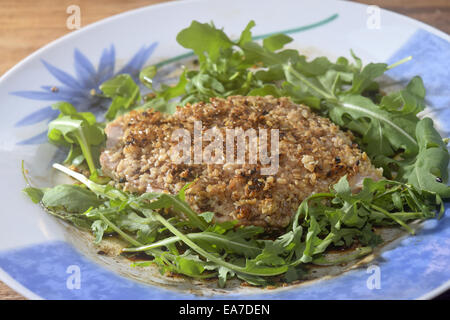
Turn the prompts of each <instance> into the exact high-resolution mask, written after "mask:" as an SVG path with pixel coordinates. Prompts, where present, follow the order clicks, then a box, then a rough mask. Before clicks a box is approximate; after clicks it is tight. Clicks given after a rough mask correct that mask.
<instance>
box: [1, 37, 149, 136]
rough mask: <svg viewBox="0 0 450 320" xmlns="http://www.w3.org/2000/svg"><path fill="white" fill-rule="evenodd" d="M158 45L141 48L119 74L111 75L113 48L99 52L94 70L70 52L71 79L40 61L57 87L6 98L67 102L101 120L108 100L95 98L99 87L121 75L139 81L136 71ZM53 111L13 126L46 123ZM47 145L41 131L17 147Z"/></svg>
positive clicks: (47, 109) (76, 52)
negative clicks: (15, 97) (72, 59)
mask: <svg viewBox="0 0 450 320" xmlns="http://www.w3.org/2000/svg"><path fill="white" fill-rule="evenodd" d="M157 45H158V43H157V42H153V43H152V44H150V45H147V46H145V45H144V46H142V47H141V48H140V49H139V50H138V51H137V52H136V53H135V54H134V56H133V57H132V58H131V59H130V60H129V61H128V62H127V63H126V64H125V66H123V67H122V68H121V69H120V70H119V71H117V72H114V69H115V65H116V50H115V47H114V45H111V46H110V47H109V48H105V49H103V51H102V54H101V57H100V61H99V63H98V67H97V68H95V67H94V65H93V63H92V62H91V61H90V60H89V58H88V57H86V56H85V55H84V54H83V53H82V52H81V51H80V50H78V49H75V50H74V69H75V75H71V74H69V73H68V72H66V71H64V70H62V69H60V68H57V67H55V66H54V65H52V64H50V63H49V62H47V61H45V60H41V61H42V64H43V65H44V67H45V68H46V69H47V71H48V72H49V73H50V74H51V75H52V76H53V77H54V78H55V79H56V80H58V82H59V83H58V84H54V85H44V86H41V90H40V91H27V90H24V91H13V92H10V94H12V95H15V96H18V97H22V98H25V99H31V100H42V101H54V102H56V101H67V102H70V103H71V104H72V105H73V106H74V107H75V108H77V110H78V111H90V112H92V113H94V114H95V115H96V116H98V117H102V114H103V113H104V111H105V109H106V108H107V106H108V104H109V100H108V99H105V98H102V97H101V96H99V95H97V94H98V93H100V90H99V86H100V85H101V84H102V83H103V82H104V81H106V80H108V79H110V78H112V77H113V76H115V75H117V74H121V73H128V74H130V75H131V76H132V77H133V79H134V80H135V81H136V82H138V81H139V79H138V78H139V71H140V70H141V69H142V67H143V66H144V64H145V63H146V62H147V61H148V59H149V58H150V56H151V55H152V53H153V52H154V50H155V48H156V47H157ZM58 113H59V112H58V111H57V110H53V109H52V107H51V106H45V107H43V108H40V109H38V110H37V111H35V112H33V113H30V114H29V115H27V116H25V117H24V118H22V119H21V120H19V121H18V122H17V123H16V124H15V126H16V127H23V126H29V125H34V124H36V123H39V122H42V121H48V122H50V121H51V120H53V119H54V118H55V117H56V116H57V115H58ZM46 141H47V132H46V131H44V132H42V133H39V134H37V135H35V136H33V137H31V138H29V139H25V140H22V141H20V142H18V144H40V143H44V142H46Z"/></svg>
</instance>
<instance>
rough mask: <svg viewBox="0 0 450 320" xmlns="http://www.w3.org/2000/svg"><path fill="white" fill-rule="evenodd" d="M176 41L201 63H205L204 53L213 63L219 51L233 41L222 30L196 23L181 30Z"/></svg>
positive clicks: (229, 45) (206, 24)
mask: <svg viewBox="0 0 450 320" xmlns="http://www.w3.org/2000/svg"><path fill="white" fill-rule="evenodd" d="M177 41H178V43H179V44H181V45H182V46H183V47H185V48H188V49H192V50H193V51H194V52H195V54H196V55H197V56H198V57H199V60H201V61H205V59H206V56H205V53H206V54H207V55H208V57H209V58H210V59H211V60H213V61H214V60H216V59H217V58H218V57H219V55H220V51H221V50H224V49H226V48H229V47H231V46H232V45H233V41H231V40H230V39H229V38H228V36H227V35H226V34H225V33H224V32H223V31H222V30H219V29H216V28H215V27H214V26H213V25H211V24H208V23H199V22H197V21H192V23H191V25H190V26H189V27H188V28H186V29H183V30H181V31H180V32H179V33H178V35H177Z"/></svg>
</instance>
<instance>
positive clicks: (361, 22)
mask: <svg viewBox="0 0 450 320" xmlns="http://www.w3.org/2000/svg"><path fill="white" fill-rule="evenodd" d="M378 18H379V20H378ZM194 19H195V20H198V21H201V22H209V21H214V23H215V25H216V26H224V28H225V31H226V32H227V33H228V34H230V35H231V37H237V36H238V35H239V33H240V31H241V30H242V29H243V28H244V27H245V26H246V24H247V23H248V21H249V20H251V19H253V20H255V22H256V24H257V25H256V27H255V28H254V29H253V30H252V31H253V34H254V35H259V36H264V35H267V34H271V33H274V32H286V33H289V35H290V36H292V37H293V38H294V39H295V41H294V42H293V44H291V47H294V48H296V49H299V50H301V51H303V52H305V53H307V54H308V55H310V56H317V55H327V56H328V57H330V58H331V59H334V58H336V57H338V56H341V55H344V56H347V57H349V56H350V49H353V50H354V51H355V53H356V54H357V55H358V56H360V57H361V58H362V59H363V61H365V62H369V61H373V62H388V63H392V62H395V61H397V60H400V59H401V58H404V57H406V56H409V55H412V56H413V57H414V60H413V61H412V62H409V63H407V64H404V65H402V66H400V67H398V68H395V69H393V70H392V71H390V72H389V76H390V77H391V78H392V79H394V80H399V81H401V80H404V79H408V78H411V77H412V76H414V75H416V74H418V75H420V76H422V78H423V79H424V82H425V85H426V87H427V103H428V105H429V107H430V110H431V111H430V112H431V114H432V115H433V117H434V118H435V119H437V120H444V119H448V118H449V116H450V111H449V109H448V106H449V97H450V95H449V89H448V81H449V79H450V77H449V71H448V61H450V57H449V55H450V45H449V37H448V35H446V34H444V33H442V32H440V31H438V30H436V29H434V28H432V27H430V26H427V25H425V24H423V23H420V22H417V21H415V20H412V19H410V18H407V17H403V16H400V15H398V14H394V13H391V12H388V11H384V10H381V11H377V10H376V8H375V11H374V10H373V8H372V9H369V10H368V7H367V6H364V5H359V4H355V3H350V2H340V1H339V2H338V1H310V2H306V1H294V0H292V1H288V0H284V1H269V0H255V1H254V0H251V1H235V0H233V1H230V0H229V1H183V2H171V3H165V4H161V5H155V6H150V7H146V8H142V9H138V10H134V11H130V12H127V13H124V14H120V15H117V16H114V17H111V18H108V19H105V20H103V21H100V22H98V23H95V24H92V25H90V26H87V27H85V28H82V29H81V30H79V31H76V32H73V33H71V34H69V35H67V36H65V37H63V38H61V39H58V40H56V41H54V42H52V43H51V44H49V45H47V46H45V47H44V48H42V49H40V50H38V51H37V52H35V53H34V54H32V55H31V56H29V57H28V58H26V59H25V60H23V61H22V62H20V63H19V64H18V65H17V66H15V67H14V68H12V69H11V70H10V71H9V72H7V73H6V74H5V75H4V76H3V77H2V78H1V79H0V101H1V102H2V103H1V114H2V117H1V119H0V123H1V126H0V138H1V139H0V168H1V169H0V172H1V177H2V179H1V181H0V197H1V200H2V201H1V202H2V210H1V214H0V215H1V220H0V221H1V223H0V268H1V269H0V279H1V280H2V281H4V282H6V283H7V284H8V285H9V286H11V287H12V288H14V289H15V290H17V291H18V292H19V293H21V294H23V295H25V296H26V297H28V298H39V297H40V298H46V299H100V298H112V299H133V298H140V299H142V298H143V299H152V298H158V299H178V298H194V297H195V294H197V293H203V294H205V293H206V294H207V295H210V294H214V292H215V291H213V290H212V289H211V288H210V287H209V286H208V285H206V286H205V285H198V284H196V283H193V282H191V281H184V280H182V281H181V280H178V281H175V280H173V281H169V282H167V280H165V279H163V278H161V277H158V276H156V275H155V276H154V277H153V276H149V275H148V273H147V275H146V276H145V277H143V276H142V273H140V272H138V271H129V270H128V269H131V268H127V266H125V264H126V263H124V262H123V261H115V260H111V259H107V258H101V257H99V256H98V255H96V254H95V252H96V250H95V248H94V247H93V246H92V245H87V244H86V243H87V242H86V241H85V240H83V239H84V238H83V237H82V236H80V234H79V233H77V232H73V229H72V228H71V227H68V226H67V225H65V224H62V223H60V222H59V221H57V220H56V219H55V218H53V217H51V216H49V215H47V214H46V213H45V212H43V210H42V209H41V208H39V207H38V206H36V205H34V204H33V203H31V201H29V200H28V199H27V198H26V197H25V196H24V195H23V194H22V193H21V190H22V189H23V188H24V186H25V182H24V180H23V178H22V175H21V161H22V160H24V161H25V165H26V167H27V169H28V170H29V171H30V172H31V177H32V179H33V182H34V183H35V184H36V185H38V186H47V185H51V184H53V183H54V181H53V175H52V173H51V172H52V171H51V169H50V164H51V163H52V162H53V161H54V160H55V159H58V157H59V158H60V156H61V155H60V154H58V153H57V152H56V148H54V147H53V146H51V145H49V144H48V143H46V142H45V133H44V132H45V131H46V125H47V123H48V121H49V120H50V119H51V118H52V117H54V116H55V114H54V112H52V111H51V110H50V108H49V106H50V105H51V104H52V103H53V102H55V101H59V100H69V101H71V102H72V103H73V104H74V105H75V106H76V107H77V108H78V109H79V110H86V109H89V110H90V111H94V112H96V113H98V112H100V111H101V109H100V108H93V106H94V105H95V104H96V101H92V97H91V96H90V95H89V92H90V90H91V89H98V85H99V84H100V83H101V81H103V80H105V79H106V78H107V77H108V76H111V75H113V74H115V73H117V72H119V71H120V70H125V71H129V72H132V73H135V74H136V72H138V70H139V69H140V68H141V67H142V66H144V65H148V64H154V63H160V64H161V65H165V68H166V69H167V70H170V69H171V68H174V67H175V66H176V62H177V61H180V59H181V58H183V57H184V55H185V54H186V53H187V52H186V50H185V49H184V48H182V47H181V46H179V45H178V44H177V43H176V41H175V36H176V34H177V33H178V32H179V31H180V30H181V29H183V28H185V27H187V26H188V25H189V24H190V23H191V21H192V20H194ZM377 22H379V24H378V23H377ZM180 55H181V56H180ZM123 68H124V69H123ZM53 86H56V87H58V88H59V91H58V92H52V91H51V90H50V88H51V87H53ZM438 125H439V128H440V129H441V131H442V132H444V133H445V132H447V133H448V131H449V128H450V126H449V123H448V121H440V122H439V121H438ZM447 215H448V204H447ZM71 230H72V231H71ZM80 237H81V238H82V239H81V240H80ZM449 248H450V219H449V217H444V218H443V219H442V220H441V221H439V222H436V221H427V222H426V223H425V224H424V229H423V230H422V231H421V232H420V233H419V234H418V235H417V236H415V237H410V238H406V239H404V240H401V241H398V242H397V243H396V245H395V246H392V247H391V248H390V249H389V250H385V251H384V252H383V253H382V254H381V256H380V258H378V259H377V260H375V261H374V262H372V263H373V264H376V265H377V266H379V268H380V269H379V271H380V272H381V288H379V289H376V288H373V289H370V286H368V285H367V280H368V277H369V276H370V275H371V274H369V273H367V272H366V269H365V268H362V269H356V270H352V271H349V272H346V273H345V274H343V275H340V276H338V277H333V278H327V279H323V280H321V281H315V282H312V283H309V284H305V285H302V286H297V287H292V288H287V289H280V290H271V291H266V290H260V289H254V290H253V289H251V290H245V291H243V290H242V289H238V288H230V289H228V290H224V291H217V293H216V294H214V297H218V298H227V297H228V298H229V297H233V298H252V299H253V298H254V299H256V298H267V299H270V298H278V299H305V298H306V299H315V298H318V299H327V298H332V299H336V298H342V299H371V298H384V299H400V298H401V299H411V298H421V297H422V298H424V297H425V298H429V297H432V296H434V295H436V294H438V293H439V292H441V291H443V290H445V289H447V288H448V287H449V282H448V281H449V279H450V268H448V266H449V265H450V249H449ZM371 270H372V269H371ZM74 275H81V282H80V288H77V287H76V286H75V288H74V287H73V286H72V285H71V282H70V281H72V280H73V277H72V276H74ZM130 278H132V279H130Z"/></svg>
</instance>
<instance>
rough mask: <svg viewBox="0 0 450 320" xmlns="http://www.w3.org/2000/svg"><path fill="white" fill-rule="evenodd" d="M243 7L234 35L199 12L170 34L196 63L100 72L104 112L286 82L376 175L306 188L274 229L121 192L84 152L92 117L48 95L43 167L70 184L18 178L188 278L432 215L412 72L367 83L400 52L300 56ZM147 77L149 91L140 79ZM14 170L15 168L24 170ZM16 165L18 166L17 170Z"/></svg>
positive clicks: (80, 222) (344, 243) (294, 263)
mask: <svg viewBox="0 0 450 320" xmlns="http://www.w3.org/2000/svg"><path fill="white" fill-rule="evenodd" d="M254 25H255V24H254V22H253V21H251V22H250V23H249V24H248V25H247V27H246V28H245V29H244V31H243V32H242V34H241V36H240V38H239V39H237V40H231V39H230V38H229V37H228V36H227V35H226V34H225V33H224V32H223V31H222V30H220V29H218V28H216V27H215V26H214V25H213V24H202V23H199V22H196V21H193V22H192V24H191V25H190V26H189V27H188V28H186V29H184V30H182V31H181V32H180V33H179V34H178V36H177V41H178V42H179V44H181V45H182V46H183V47H185V48H188V49H191V50H193V52H194V53H195V54H196V56H197V59H198V68H195V69H183V70H182V72H181V75H180V77H179V80H178V82H177V83H175V84H171V85H169V84H162V85H161V86H159V87H155V86H154V83H153V79H154V77H155V76H156V75H157V73H158V69H157V67H156V66H148V67H146V68H145V69H143V70H142V71H141V74H140V77H139V79H140V81H141V83H142V84H144V85H145V86H146V87H147V89H146V92H141V90H140V88H139V86H138V85H137V84H136V83H135V82H134V81H133V79H132V78H131V76H129V75H127V74H121V75H118V76H116V77H115V78H113V79H110V80H108V81H106V82H105V83H103V84H102V86H101V90H102V92H103V94H102V96H103V97H104V98H105V99H111V105H110V108H109V110H108V111H107V112H106V114H105V118H106V119H107V120H113V119H114V118H116V117H117V116H119V115H121V114H123V113H126V112H128V111H130V110H132V109H147V108H153V109H155V110H158V111H161V112H168V113H173V112H174V110H175V107H176V106H178V105H179V106H183V105H185V104H186V103H194V102H198V101H208V100H209V98H211V97H227V96H231V95H260V96H264V95H272V96H275V97H282V96H288V97H290V98H291V99H292V100H293V101H294V102H296V103H303V104H306V105H308V106H310V107H311V108H312V109H313V110H315V111H316V112H317V113H318V114H320V115H322V116H325V117H328V118H329V119H331V121H333V122H334V123H336V124H338V125H339V126H340V127H341V128H343V129H347V130H351V131H352V132H353V133H354V135H355V139H356V141H357V142H358V144H359V145H360V147H361V148H362V149H363V150H364V151H365V152H366V153H367V154H368V155H369V157H370V158H371V160H372V162H373V163H374V165H375V166H377V167H382V168H383V170H384V175H385V177H386V179H384V180H380V181H373V180H371V179H365V180H364V183H363V188H362V190H361V191H360V192H358V193H352V191H351V188H350V186H349V184H348V181H347V179H346V177H343V178H341V180H340V181H339V182H338V183H337V184H336V185H334V186H331V187H330V191H329V192H327V193H320V194H313V195H311V196H310V197H309V198H307V199H305V200H304V201H303V202H302V203H301V205H300V206H299V208H298V210H297V212H296V214H295V217H294V219H293V220H292V222H291V224H290V226H289V227H288V228H287V229H286V230H285V233H284V234H281V235H278V237H277V238H275V239H274V238H273V237H270V236H268V235H266V234H265V232H264V230H263V229H262V228H260V227H255V226H237V222H225V223H214V222H213V217H214V213H213V212H194V211H193V210H192V209H191V208H190V207H189V205H188V204H187V203H186V202H185V195H184V193H185V191H186V189H187V188H189V184H187V185H186V187H185V188H183V189H182V190H181V191H180V192H179V194H176V195H170V194H164V193H162V194H158V193H145V194H142V195H136V194H130V193H126V192H123V191H121V190H118V189H115V188H113V187H111V186H110V185H108V184H107V182H108V178H107V177H104V176H103V175H102V172H101V169H100V168H99V164H98V155H99V151H100V149H101V148H102V146H104V144H105V134H104V132H103V128H104V126H105V124H104V123H98V122H97V121H96V120H95V117H94V116H93V115H92V114H90V113H87V112H84V113H78V112H77V111H76V110H75V108H73V107H72V106H71V105H70V104H68V103H64V102H62V103H58V104H56V105H55V106H54V108H56V109H58V110H59V111H60V116H59V117H58V118H57V119H55V120H54V121H52V122H51V123H50V124H49V131H48V137H49V141H50V142H52V143H55V144H57V145H60V146H61V147H64V148H68V150H69V151H68V156H67V158H66V160H65V162H64V164H65V165H66V166H63V165H60V164H55V165H54V167H55V168H56V169H58V170H60V171H62V172H64V173H65V174H67V175H69V176H70V177H72V178H74V179H75V180H76V181H77V184H70V185H69V184H67V185H58V186H55V187H54V188H44V189H40V188H36V187H32V186H28V187H27V188H25V189H24V192H25V193H26V194H28V196H29V197H30V198H31V199H32V200H33V201H34V202H35V203H40V204H41V205H42V206H43V207H44V208H45V209H46V210H47V212H49V213H50V214H53V215H55V216H57V217H59V218H62V219H64V220H67V221H70V222H72V223H73V224H75V225H76V226H77V227H80V228H84V229H87V230H90V231H92V232H93V234H94V235H95V241H96V242H97V243H99V242H100V241H102V239H103V237H104V235H106V234H116V235H118V236H120V237H121V238H123V239H124V240H125V241H126V242H127V243H128V244H129V246H128V247H127V248H124V249H123V252H124V254H127V255H133V254H142V253H143V254H145V255H146V256H148V260H147V261H140V262H136V263H135V265H139V266H147V265H152V264H155V265H157V266H158V267H159V268H160V270H161V272H162V273H165V272H173V273H177V274H183V275H186V276H189V277H194V278H218V281H219V285H220V286H225V284H226V281H227V279H230V278H233V277H238V278H239V279H241V280H243V281H246V282H248V283H250V284H253V285H260V286H265V285H268V284H275V283H280V282H292V281H295V280H299V279H302V276H303V275H304V273H305V272H306V269H305V264H308V263H312V264H317V265H329V264H342V263H345V262H348V261H350V260H354V259H357V258H359V257H362V256H365V255H367V254H369V253H370V252H372V250H373V248H374V247H376V246H377V245H379V244H380V243H381V241H382V240H381V238H380V236H379V235H378V233H377V232H376V231H375V227H381V226H392V225H397V226H399V227H401V228H404V229H406V230H407V231H408V232H410V233H411V234H414V230H413V228H412V227H410V226H409V225H408V223H409V222H411V221H415V220H423V219H429V218H436V217H437V218H439V217H440V216H441V215H442V214H443V210H444V207H443V200H442V199H443V198H450V187H449V186H447V185H446V182H447V179H448V171H447V166H448V162H449V153H448V151H447V140H446V139H442V137H441V136H440V135H439V133H438V132H437V131H436V130H435V128H434V127H433V122H432V120H431V119H429V118H423V119H421V118H420V117H418V113H419V112H420V111H422V110H423V109H424V108H425V103H424V99H425V89H424V86H423V83H422V80H421V79H420V77H414V78H413V79H411V81H410V82H409V84H408V85H407V86H406V87H405V88H404V89H402V90H400V91H398V92H392V93H389V94H384V95H383V94H381V90H380V89H381V88H380V87H379V84H378V82H377V78H378V77H380V76H381V75H383V74H384V73H385V72H386V71H387V70H389V69H391V68H394V67H395V66H396V65H398V64H400V63H414V61H412V62H408V61H409V60H410V59H411V57H405V59H403V60H402V61H399V62H398V63H396V64H393V65H391V66H388V65H386V64H384V63H369V64H367V65H365V66H363V64H362V61H361V60H360V59H359V58H358V57H357V56H356V55H355V54H354V53H353V52H351V54H352V56H353V60H354V61H353V62H350V61H349V60H348V59H347V58H344V57H340V58H338V59H337V61H336V62H334V63H333V62H330V61H329V60H328V59H327V58H325V57H319V58H316V59H314V60H312V61H310V60H308V59H307V57H305V56H304V55H301V54H300V53H299V52H298V51H297V50H293V49H285V48H284V46H285V45H286V44H288V43H290V42H291V41H292V39H291V38H290V37H288V36H287V35H283V34H277V35H272V36H269V37H268V38H265V39H264V40H263V41H262V43H258V42H256V41H253V40H252V34H251V29H252V27H253V26H254ZM149 91H150V93H148V92H149ZM25 171H26V170H24V173H25ZM24 176H25V179H26V174H24ZM330 247H334V248H339V247H342V248H347V247H352V248H353V251H352V253H351V254H349V255H346V256H345V257H344V258H341V259H338V260H328V259H327V258H326V256H325V255H324V254H325V253H326V250H327V249H328V248H330Z"/></svg>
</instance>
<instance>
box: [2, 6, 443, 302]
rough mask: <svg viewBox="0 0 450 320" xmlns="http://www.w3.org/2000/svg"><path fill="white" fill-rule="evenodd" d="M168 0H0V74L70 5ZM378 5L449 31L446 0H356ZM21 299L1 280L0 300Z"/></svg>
mask: <svg viewBox="0 0 450 320" xmlns="http://www.w3.org/2000/svg"><path fill="white" fill-rule="evenodd" d="M166 1H168V0H128V1H123V0H96V1H88V0H59V1H52V0H40V1H34V0H22V1H16V0H1V1H0V52H1V53H2V59H0V75H2V74H3V73H5V72H6V71H7V70H9V69H10V68H11V67H13V66H14V65H15V64H17V63H18V62H19V61H21V60H22V59H23V58H25V57H27V56H28V55H29V54H31V53H32V52H34V51H35V50H37V49H39V48H40V47H42V46H44V45H45V44H47V43H49V42H50V41H52V40H55V39H57V38H59V37H61V36H63V35H65V34H67V33H69V32H73V31H72V30H69V29H68V28H67V26H66V20H67V18H68V16H69V14H68V13H66V10H67V7H69V6H70V5H78V6H79V7H80V9H81V27H84V26H86V25H88V24H90V23H93V22H95V21H98V20H101V19H103V18H106V17H109V16H112V15H115V14H118V13H121V12H124V11H128V10H131V9H135V8H139V7H143V6H147V5H152V4H155V3H161V2H166ZM357 2H361V3H366V4H373V5H378V6H380V7H381V8H385V9H388V10H391V11H395V12H398V13H401V14H404V15H406V16H409V17H411V18H414V19H417V20H420V21H423V22H425V23H427V24H430V25H432V26H434V27H436V28H438V29H440V30H442V31H444V32H446V33H450V1H448V0H427V1H423V0H373V1H367V0H357ZM14 299H24V298H23V297H22V296H21V295H20V294H18V293H16V292H15V291H14V290H12V289H10V288H9V287H8V286H6V285H5V284H3V283H2V282H0V300H14Z"/></svg>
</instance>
